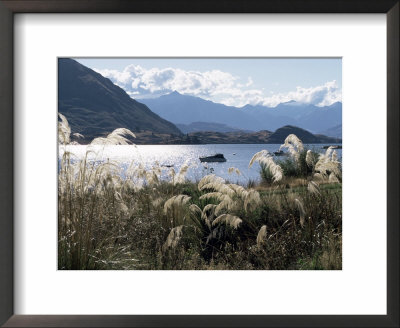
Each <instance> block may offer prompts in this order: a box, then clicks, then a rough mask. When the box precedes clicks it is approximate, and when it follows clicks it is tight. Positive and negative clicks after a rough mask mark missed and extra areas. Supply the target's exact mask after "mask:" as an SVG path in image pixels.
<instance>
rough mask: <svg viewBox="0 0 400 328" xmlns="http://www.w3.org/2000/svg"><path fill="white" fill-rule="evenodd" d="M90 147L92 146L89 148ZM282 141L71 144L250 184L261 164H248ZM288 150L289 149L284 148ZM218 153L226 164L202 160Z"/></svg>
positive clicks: (81, 150)
mask: <svg viewBox="0 0 400 328" xmlns="http://www.w3.org/2000/svg"><path fill="white" fill-rule="evenodd" d="M323 146H324V144H315V145H305V147H306V148H308V149H312V150H314V151H317V152H320V153H324V152H325V149H322V147H323ZM88 147H89V148H88ZM279 147H280V144H279V145H278V144H249V145H242V144H228V145H227V144H223V145H219V144H217V145H138V146H132V145H129V146H122V145H119V146H105V147H104V146H83V145H79V146H67V147H66V149H67V150H68V151H70V152H71V153H72V154H73V155H74V157H76V158H78V159H82V158H84V156H85V153H86V150H87V149H91V150H94V151H95V152H96V154H91V155H90V156H89V159H90V160H95V161H107V160H110V161H117V162H119V163H120V165H121V166H122V167H123V168H124V169H126V168H127V167H128V166H129V165H130V164H131V163H132V161H133V162H135V163H137V164H139V163H142V164H143V165H144V166H145V167H146V168H147V169H149V168H151V167H152V166H153V165H154V164H155V162H156V161H158V163H159V164H160V165H161V166H166V165H172V166H173V167H174V169H175V171H176V172H178V171H179V169H180V167H181V166H182V165H183V164H184V163H185V162H186V163H188V164H191V165H193V166H192V167H191V168H190V169H189V170H188V173H187V175H186V177H187V179H189V180H192V181H195V180H200V179H201V178H202V177H203V176H204V175H207V174H209V173H214V174H216V175H218V176H220V177H222V178H224V179H226V180H228V181H230V182H234V183H241V184H246V183H247V182H248V181H249V179H251V180H256V181H258V180H259V179H260V174H259V170H260V167H259V164H258V163H255V164H254V165H253V166H252V167H251V168H249V167H248V165H249V161H250V159H251V158H252V157H253V155H254V154H255V153H257V152H259V151H261V150H263V149H266V150H268V151H269V152H274V151H277V150H278V149H279ZM284 150H285V149H284ZM336 152H337V154H338V158H339V160H340V161H341V160H342V149H337V150H336ZM63 153H64V147H62V146H60V149H59V157H60V158H61V157H62V155H63ZM216 153H221V154H224V156H225V158H226V160H227V161H226V162H225V163H201V162H200V160H199V157H202V156H211V155H214V154H216ZM285 158H286V157H275V159H276V160H277V161H279V160H282V159H283V160H284V159H285ZM230 167H235V168H238V169H239V170H240V172H241V174H240V175H237V174H236V173H231V174H229V173H228V168H230ZM169 170H170V168H168V167H166V168H165V170H164V173H163V176H164V177H167V173H168V171H169Z"/></svg>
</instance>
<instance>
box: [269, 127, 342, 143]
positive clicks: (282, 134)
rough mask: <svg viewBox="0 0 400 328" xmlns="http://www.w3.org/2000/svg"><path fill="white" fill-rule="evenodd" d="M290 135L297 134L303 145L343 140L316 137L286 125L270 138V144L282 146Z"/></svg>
mask: <svg viewBox="0 0 400 328" xmlns="http://www.w3.org/2000/svg"><path fill="white" fill-rule="evenodd" d="M289 134H295V135H296V136H297V137H298V138H299V139H300V140H301V141H302V142H303V143H306V144H314V143H341V142H342V140H341V139H339V138H331V137H327V136H324V135H315V134H312V133H310V132H308V131H307V130H304V129H301V128H298V127H296V126H291V125H286V126H284V127H281V128H279V129H277V130H276V131H275V132H274V133H272V134H271V135H270V136H269V138H268V143H273V144H282V143H284V141H285V139H286V137H287V136H288V135H289Z"/></svg>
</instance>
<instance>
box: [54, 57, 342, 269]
mask: <svg viewBox="0 0 400 328" xmlns="http://www.w3.org/2000/svg"><path fill="white" fill-rule="evenodd" d="M57 65H58V118H57V125H58V168H57V169H58V232H57V233H58V238H57V240H58V269H59V270H341V269H342V60H341V58H79V57H76V58H58V62H57Z"/></svg>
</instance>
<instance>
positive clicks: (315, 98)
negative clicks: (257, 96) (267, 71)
mask: <svg viewBox="0 0 400 328" xmlns="http://www.w3.org/2000/svg"><path fill="white" fill-rule="evenodd" d="M290 100H295V101H298V102H301V103H306V104H313V105H316V106H329V105H331V104H333V103H334V102H337V101H342V90H341V89H340V88H339V87H338V85H337V82H336V81H335V80H333V81H330V82H326V83H325V84H323V85H321V86H316V87H311V88H303V87H297V88H296V91H291V92H288V93H278V94H274V95H272V96H269V97H266V98H265V99H264V100H263V105H264V106H269V107H274V106H276V105H278V104H280V103H282V102H287V101H290Z"/></svg>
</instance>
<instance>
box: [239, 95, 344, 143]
mask: <svg viewBox="0 0 400 328" xmlns="http://www.w3.org/2000/svg"><path fill="white" fill-rule="evenodd" d="M241 109H242V110H243V111H244V112H246V113H248V114H250V115H251V116H252V117H254V118H257V119H258V120H260V121H263V122H270V123H269V124H272V125H273V128H272V130H275V129H277V128H279V127H281V126H283V125H293V126H298V127H301V128H303V129H306V130H308V131H310V132H312V133H316V132H318V131H323V130H326V129H329V128H331V127H333V126H336V125H339V124H342V103H341V102H336V103H333V104H332V105H330V106H325V107H317V106H314V105H312V104H303V103H299V102H296V101H293V100H292V101H289V102H286V103H281V104H279V105H278V106H276V107H265V106H251V105H246V106H244V107H242V108H241ZM271 116H272V117H273V118H271ZM340 138H341V136H340Z"/></svg>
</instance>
